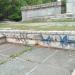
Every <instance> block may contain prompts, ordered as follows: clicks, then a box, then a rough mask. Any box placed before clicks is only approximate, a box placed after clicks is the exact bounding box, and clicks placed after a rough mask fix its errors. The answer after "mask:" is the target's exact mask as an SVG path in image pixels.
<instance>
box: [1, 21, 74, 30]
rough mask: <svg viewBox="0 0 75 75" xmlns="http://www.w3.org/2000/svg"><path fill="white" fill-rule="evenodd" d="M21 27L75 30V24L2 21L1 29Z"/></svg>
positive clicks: (25, 28)
mask: <svg viewBox="0 0 75 75" xmlns="http://www.w3.org/2000/svg"><path fill="white" fill-rule="evenodd" d="M6 28H7V29H8V28H11V29H20V30H36V31H39V30H44V31H50V30H51V31H52V30H58V31H59V30H63V31H64V30H75V26H68V25H63V26H50V25H48V24H47V23H12V22H11V23H0V29H6Z"/></svg>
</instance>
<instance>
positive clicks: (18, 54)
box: [10, 46, 32, 58]
mask: <svg viewBox="0 0 75 75" xmlns="http://www.w3.org/2000/svg"><path fill="white" fill-rule="evenodd" d="M31 50H32V47H30V46H27V47H25V50H23V51H20V52H16V53H14V54H12V55H10V58H15V57H18V56H20V55H21V54H23V53H24V52H27V51H31Z"/></svg>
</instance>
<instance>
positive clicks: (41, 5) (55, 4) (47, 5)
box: [21, 2, 61, 10]
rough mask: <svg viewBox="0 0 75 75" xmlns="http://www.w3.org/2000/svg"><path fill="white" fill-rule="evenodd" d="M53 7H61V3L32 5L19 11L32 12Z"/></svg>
mask: <svg viewBox="0 0 75 75" xmlns="http://www.w3.org/2000/svg"><path fill="white" fill-rule="evenodd" d="M54 6H61V2H51V3H45V4H40V5H33V6H24V7H21V10H33V9H38V8H40V9H41V8H47V7H54Z"/></svg>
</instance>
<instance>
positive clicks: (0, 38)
mask: <svg viewBox="0 0 75 75" xmlns="http://www.w3.org/2000/svg"><path fill="white" fill-rule="evenodd" d="M5 42H6V37H5V36H4V35H0V44H2V43H5Z"/></svg>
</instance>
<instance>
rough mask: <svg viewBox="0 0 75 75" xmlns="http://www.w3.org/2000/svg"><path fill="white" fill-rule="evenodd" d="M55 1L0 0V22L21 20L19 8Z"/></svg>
mask: <svg viewBox="0 0 75 75" xmlns="http://www.w3.org/2000/svg"><path fill="white" fill-rule="evenodd" d="M52 1H56V0H0V20H4V19H9V20H15V21H19V20H21V11H20V7H21V6H27V5H36V4H42V3H47V2H52Z"/></svg>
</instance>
